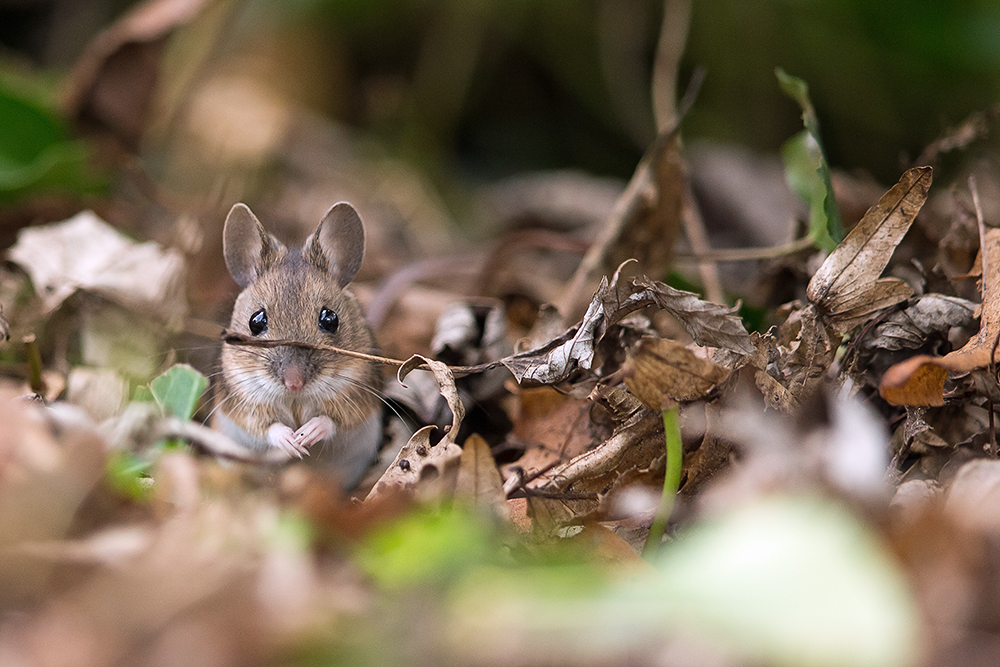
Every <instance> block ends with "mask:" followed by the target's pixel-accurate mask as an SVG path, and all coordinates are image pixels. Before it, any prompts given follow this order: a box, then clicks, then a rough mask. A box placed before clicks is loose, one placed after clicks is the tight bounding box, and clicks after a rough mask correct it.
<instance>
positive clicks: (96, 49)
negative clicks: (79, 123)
mask: <svg viewBox="0 0 1000 667" xmlns="http://www.w3.org/2000/svg"><path fill="white" fill-rule="evenodd" d="M209 3H210V0H146V2H142V3H139V4H138V5H136V6H135V7H133V8H132V10H131V11H129V12H128V13H127V14H125V15H124V16H123V17H122V18H120V19H119V20H118V21H116V22H115V23H114V24H113V25H112V26H111V27H109V28H107V29H106V30H104V31H103V32H102V33H100V34H99V35H98V36H97V37H96V38H95V39H94V40H93V41H92V42H91V43H90V44H89V45H88V46H87V49H86V51H84V53H83V55H82V56H81V57H80V59H79V61H77V65H76V69H75V70H74V72H73V75H72V77H71V80H70V91H69V94H68V95H67V98H66V102H65V109H66V113H67V115H68V116H69V117H71V118H77V119H81V120H86V121H90V122H97V123H98V124H99V125H101V126H102V127H104V128H107V129H109V130H111V132H112V133H113V134H114V135H116V136H117V137H118V138H120V139H122V140H123V141H125V143H127V144H129V145H135V144H136V143H137V142H138V141H139V139H140V138H141V137H142V133H143V131H144V130H145V129H146V119H147V116H148V114H149V109H150V106H151V102H152V99H153V95H154V91H155V89H156V84H157V79H158V78H159V67H160V62H159V61H160V55H161V53H162V51H163V48H164V46H165V45H166V41H167V39H168V37H169V36H170V34H171V33H172V32H173V31H174V30H176V29H177V28H178V27H180V26H183V25H186V24H187V23H189V22H190V21H192V20H193V19H194V18H195V17H196V16H198V14H200V13H201V11H202V10H203V9H204V8H205V7H206V6H207V5H208V4H209Z"/></svg>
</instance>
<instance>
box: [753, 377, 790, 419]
mask: <svg viewBox="0 0 1000 667" xmlns="http://www.w3.org/2000/svg"><path fill="white" fill-rule="evenodd" d="M753 379H754V383H755V384H756V385H757V388H758V389H760V393H761V394H763V395H764V401H765V402H766V403H767V405H768V407H769V408H772V409H774V410H781V411H782V412H791V411H792V410H793V409H795V407H796V406H797V405H798V404H799V401H798V399H796V398H795V396H793V395H792V392H790V391H788V388H787V387H785V385H783V384H781V383H780V382H778V381H777V380H775V379H774V378H773V377H771V376H770V375H768V374H767V373H765V372H764V371H757V372H756V373H754V376H753Z"/></svg>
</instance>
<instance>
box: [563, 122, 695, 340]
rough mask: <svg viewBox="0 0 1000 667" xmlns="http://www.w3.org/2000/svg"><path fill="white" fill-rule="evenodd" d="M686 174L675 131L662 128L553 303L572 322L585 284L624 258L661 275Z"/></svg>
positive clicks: (675, 228) (678, 214)
mask: <svg viewBox="0 0 1000 667" xmlns="http://www.w3.org/2000/svg"><path fill="white" fill-rule="evenodd" d="M687 178H688V175H687V167H686V165H685V164H684V158H683V157H682V156H681V153H680V144H679V138H678V136H677V134H676V133H675V132H669V133H663V134H661V135H660V136H659V137H657V139H656V140H655V141H654V142H653V144H652V145H651V146H650V147H649V150H648V151H647V152H646V154H645V155H644V156H643V158H642V160H640V162H639V164H638V165H637V166H636V169H635V173H634V174H633V176H632V180H631V181H629V184H628V187H627V188H626V189H625V192H623V193H622V194H621V196H620V197H619V198H618V201H617V202H616V203H615V207H614V210H613V211H612V213H611V216H610V217H609V218H608V220H607V222H606V223H605V225H604V227H603V229H602V230H601V232H600V235H599V237H598V238H597V240H596V241H595V242H594V244H593V245H592V246H591V249H590V251H588V252H587V254H586V256H585V257H584V258H583V261H582V262H581V263H580V266H579V268H578V269H577V271H576V273H575V274H574V275H573V278H572V280H571V281H570V284H569V286H568V287H567V288H566V290H565V292H563V294H562V297H561V298H560V300H559V303H558V304H557V305H558V307H559V312H561V313H563V315H565V316H566V317H567V318H571V319H570V320H569V321H570V322H572V321H573V320H574V319H576V318H577V317H580V313H581V312H583V311H584V307H585V306H584V304H586V295H587V294H588V292H589V289H590V286H591V285H593V284H594V283H595V282H597V280H598V278H600V277H601V276H606V275H607V274H608V273H609V272H610V271H611V270H612V269H613V268H614V267H616V266H618V265H620V264H621V263H622V262H624V261H626V260H628V259H635V260H636V261H638V262H639V268H640V270H641V271H643V272H646V273H649V274H651V275H664V274H665V273H666V270H667V263H668V261H669V260H670V255H671V253H672V251H673V245H674V240H675V239H676V238H677V233H678V232H679V231H680V226H681V207H682V204H683V197H684V188H685V183H686V180H687Z"/></svg>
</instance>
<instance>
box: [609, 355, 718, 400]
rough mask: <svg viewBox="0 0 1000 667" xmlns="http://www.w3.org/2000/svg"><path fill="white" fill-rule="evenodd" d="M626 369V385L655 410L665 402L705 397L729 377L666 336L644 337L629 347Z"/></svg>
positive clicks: (709, 362)
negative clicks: (664, 337) (665, 337)
mask: <svg viewBox="0 0 1000 667" xmlns="http://www.w3.org/2000/svg"><path fill="white" fill-rule="evenodd" d="M625 368H626V371H625V386H626V387H627V388H628V390H629V391H630V392H632V393H633V394H634V395H635V396H637V397H638V398H639V399H640V400H641V401H642V402H643V403H645V404H646V406H647V407H649V408H651V409H653V410H660V409H662V408H663V407H664V401H668V402H671V401H694V400H697V399H700V398H704V397H705V396H706V395H707V394H708V393H709V392H710V391H711V390H712V389H713V388H715V387H716V386H718V385H719V383H721V382H722V381H723V380H725V379H726V378H727V377H729V371H728V370H726V369H725V368H722V367H721V366H718V365H717V364H714V363H712V362H711V361H709V360H707V359H703V358H701V357H699V356H698V355H696V354H695V353H694V352H692V351H691V350H689V349H688V348H687V347H686V346H684V345H681V344H680V343H677V342H674V341H672V340H666V339H663V338H645V339H643V340H640V341H639V343H638V344H637V345H636V346H635V347H633V348H632V349H631V350H629V352H628V361H627V362H626V366H625Z"/></svg>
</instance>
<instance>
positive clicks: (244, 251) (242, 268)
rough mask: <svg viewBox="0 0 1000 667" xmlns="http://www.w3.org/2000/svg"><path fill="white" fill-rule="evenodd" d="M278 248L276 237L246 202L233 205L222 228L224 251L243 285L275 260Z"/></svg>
mask: <svg viewBox="0 0 1000 667" xmlns="http://www.w3.org/2000/svg"><path fill="white" fill-rule="evenodd" d="M277 250H278V249H277V247H276V246H275V241H274V239H273V238H271V235H270V234H268V233H267V232H266V231H264V226H263V225H261V224H260V220H258V219H257V216H255V215H254V214H253V212H252V211H251V210H250V208H249V207H248V206H247V205H246V204H243V203H240V204H235V205H234V206H233V208H232V209H230V211H229V215H227V216H226V226H225V227H224V228H223V230H222V254H223V256H224V257H225V258H226V268H227V269H229V275H231V276H232V277H233V280H235V281H236V282H237V284H238V285H239V286H240V287H246V286H247V285H249V284H250V283H252V282H253V281H254V280H255V279H256V278H257V276H259V275H260V274H261V273H262V272H263V270H264V269H265V268H267V267H268V266H269V265H270V264H271V263H272V262H273V261H274V258H275V256H276V255H277Z"/></svg>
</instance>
